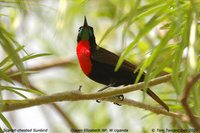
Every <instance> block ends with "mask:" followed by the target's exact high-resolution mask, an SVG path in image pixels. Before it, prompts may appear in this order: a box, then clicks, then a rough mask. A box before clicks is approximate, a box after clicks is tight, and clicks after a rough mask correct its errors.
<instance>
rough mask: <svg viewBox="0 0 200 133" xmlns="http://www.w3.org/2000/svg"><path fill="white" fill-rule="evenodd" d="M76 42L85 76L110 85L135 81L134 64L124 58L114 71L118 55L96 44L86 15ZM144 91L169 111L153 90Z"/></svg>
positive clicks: (127, 83) (142, 77) (136, 73)
mask: <svg viewBox="0 0 200 133" xmlns="http://www.w3.org/2000/svg"><path fill="white" fill-rule="evenodd" d="M77 43H78V44H77V47H76V52H77V56H78V60H79V64H80V66H81V69H82V71H83V72H84V74H85V75H86V76H87V77H89V78H90V79H92V80H94V81H96V82H98V83H101V84H104V85H107V86H112V87H117V86H120V85H129V84H133V83H134V82H135V80H136V77H137V75H138V72H135V73H133V72H134V70H135V69H136V66H135V65H133V64H131V63H130V62H128V61H126V60H124V62H123V63H122V65H121V67H120V68H119V70H118V71H114V69H115V66H116V64H117V62H118V59H119V56H118V55H116V54H114V53H112V52H110V51H108V50H106V49H104V48H101V47H99V46H98V45H97V44H96V41H95V36H94V31H93V28H92V27H91V26H89V25H88V24H87V20H86V17H85V20H84V24H83V26H81V27H80V28H79V32H78V37H77ZM144 76H145V73H143V75H142V76H141V78H140V80H139V82H142V81H144ZM146 92H147V94H148V95H149V96H151V97H152V98H153V99H154V100H155V101H157V102H158V103H159V104H160V105H162V106H163V107H164V108H165V109H166V110H167V111H169V108H168V106H167V105H166V104H165V103H164V102H163V101H162V100H161V99H160V98H159V97H158V96H157V95H156V94H155V93H154V92H153V91H151V90H150V89H147V91H146Z"/></svg>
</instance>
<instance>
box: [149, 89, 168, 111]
mask: <svg viewBox="0 0 200 133" xmlns="http://www.w3.org/2000/svg"><path fill="white" fill-rule="evenodd" d="M147 94H148V95H149V96H150V97H152V98H153V99H154V100H155V101H156V102H158V103H159V104H160V105H161V106H163V107H164V108H165V109H166V110H167V111H168V112H169V107H168V106H167V105H166V104H165V103H164V102H163V101H162V100H161V99H160V98H159V97H158V96H157V95H156V94H155V93H154V92H153V91H151V90H150V89H149V88H148V89H147Z"/></svg>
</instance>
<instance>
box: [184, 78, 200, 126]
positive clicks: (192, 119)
mask: <svg viewBox="0 0 200 133" xmlns="http://www.w3.org/2000/svg"><path fill="white" fill-rule="evenodd" d="M199 79H200V74H197V75H196V76H194V77H189V78H188V82H187V84H186V86H185V89H184V93H183V96H182V98H181V102H182V105H183V108H184V109H185V111H186V114H187V115H188V117H189V120H190V122H191V123H192V125H193V126H194V127H195V128H197V129H200V124H199V123H198V121H197V119H196V118H195V117H194V115H193V113H192V111H191V109H190V107H189V105H188V103H187V99H188V97H189V95H190V91H191V90H192V87H193V86H194V84H195V83H196V82H197V81H198V80H199Z"/></svg>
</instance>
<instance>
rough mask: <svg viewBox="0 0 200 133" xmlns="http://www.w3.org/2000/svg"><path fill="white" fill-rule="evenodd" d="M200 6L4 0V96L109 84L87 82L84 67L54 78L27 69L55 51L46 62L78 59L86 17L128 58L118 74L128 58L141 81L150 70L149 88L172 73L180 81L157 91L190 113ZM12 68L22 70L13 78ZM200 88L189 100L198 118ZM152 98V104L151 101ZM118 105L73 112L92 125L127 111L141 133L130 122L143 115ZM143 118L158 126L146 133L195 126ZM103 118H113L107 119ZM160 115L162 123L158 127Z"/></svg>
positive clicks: (0, 19)
mask: <svg viewBox="0 0 200 133" xmlns="http://www.w3.org/2000/svg"><path fill="white" fill-rule="evenodd" d="M199 4H200V2H199V1H194V0H145V1H141V0H101V1H88V0H75V1H71V0H60V1H48V0H44V1H42V0H35V1H31V0H0V45H1V53H0V61H1V62H0V78H1V82H0V92H1V93H0V94H1V99H2V100H4V99H3V95H4V93H2V91H5V90H6V91H9V92H11V93H15V94H17V95H19V96H21V97H22V98H28V97H27V96H25V94H24V92H23V91H28V92H30V93H37V94H38V93H39V94H41V93H40V92H38V91H35V90H33V88H29V87H28V86H27V84H29V82H30V83H31V84H33V85H34V86H36V87H38V88H42V90H44V91H45V92H47V93H52V92H56V91H64V89H66V88H73V89H74V88H78V85H80V84H82V85H84V91H90V92H91V91H94V90H91V89H93V88H95V87H96V86H97V87H98V88H99V87H102V86H100V85H98V84H97V83H94V82H93V81H90V80H89V79H87V78H86V77H85V76H84V75H83V74H82V72H81V71H80V68H79V67H78V65H76V66H71V67H70V66H69V67H65V68H62V69H54V71H51V70H47V71H48V72H47V73H51V74H52V75H53V78H52V77H51V76H48V75H47V76H45V74H46V73H43V74H44V75H39V77H36V78H35V79H32V80H29V77H31V75H32V74H31V73H32V72H31V73H30V71H26V68H27V67H26V65H25V64H26V63H27V64H28V62H31V61H32V59H35V58H37V57H41V56H46V55H49V54H46V53H51V54H52V56H47V57H46V58H41V60H42V61H45V60H48V59H51V58H56V59H57V58H60V57H63V56H64V58H66V59H69V60H70V59H71V60H74V58H76V57H75V47H76V35H77V31H78V27H79V26H81V25H82V23H83V16H87V19H88V23H89V25H91V26H92V27H93V28H94V32H95V35H96V41H97V43H98V45H100V46H102V47H105V48H106V49H109V50H111V51H115V53H121V56H120V59H119V61H118V64H117V65H116V69H115V70H116V71H117V70H118V69H119V68H120V65H121V63H122V62H123V61H124V60H125V59H126V60H129V61H131V62H132V63H134V64H137V65H138V69H137V70H139V71H140V75H138V77H137V79H139V77H140V76H141V74H142V73H143V72H144V71H146V77H145V83H146V85H147V82H148V81H149V80H151V79H153V78H155V77H158V76H159V75H163V74H166V73H171V74H172V82H170V83H165V84H162V85H159V86H156V87H155V88H159V89H157V90H158V91H157V93H159V94H160V95H161V97H162V98H164V99H165V101H166V102H167V104H168V105H170V109H171V110H172V111H175V112H182V113H183V112H185V111H184V109H183V107H182V106H181V103H180V100H179V98H180V97H181V96H182V94H183V91H184V88H185V86H186V83H187V82H186V81H187V79H188V77H190V76H192V75H195V74H197V73H199V72H200V58H199V53H200V47H199V41H200V40H199V36H200V27H199V20H200V17H199V16H200V15H199V13H200V6H199ZM32 21H34V23H32ZM44 31H45V32H44ZM30 45H31V46H30ZM38 51H39V52H38ZM35 53H36V54H35ZM38 53H42V54H38ZM139 64H140V65H139ZM11 71H16V72H18V73H14V75H13V74H12V75H11V74H9V72H11ZM180 72H181V73H180ZM15 75H21V78H22V81H23V82H22V83H21V85H20V87H18V86H17V85H16V82H17V81H16V80H15V79H14V78H13V77H15ZM24 85H25V86H26V87H24ZM47 88H55V89H53V90H49V89H47ZM199 88H200V83H199V82H197V83H196V84H195V86H194V87H193V88H192V94H191V96H190V98H189V104H190V107H191V108H192V111H193V113H194V114H195V115H198V116H199V115H200V111H199V110H200V101H199V98H198V96H199V95H200V89H199ZM130 97H132V96H131V95H130ZM146 100H149V99H147V98H145V101H146ZM65 104H66V105H69V104H67V103H65ZM77 105H78V106H77ZM112 106H113V105H110V106H106V105H104V104H103V105H93V104H91V103H89V102H88V103H81V102H80V103H77V104H76V103H73V104H70V105H69V106H68V107H67V108H65V111H66V112H74V113H70V114H69V115H70V116H72V118H73V119H76V117H75V116H74V114H78V115H80V116H82V117H83V118H84V119H86V121H88V125H90V126H89V127H91V128H93V127H95V128H96V127H100V128H105V127H109V126H110V125H111V126H112V124H113V123H115V122H114V121H115V120H118V118H116V117H114V116H113V114H112V113H110V114H109V111H110V110H111V111H112V110H118V111H119V112H122V113H124V112H126V113H127V114H126V116H124V119H123V118H121V119H123V120H121V121H120V122H119V123H122V121H123V122H125V123H126V124H125V125H123V126H122V127H124V128H130V130H133V129H134V128H132V127H131V126H130V125H131V123H134V122H133V120H130V118H132V117H133V114H135V115H137V113H135V112H133V113H131V112H132V109H130V108H126V107H122V108H117V107H113V108H112V109H110V108H111V107H112ZM86 107H87V108H86ZM94 110H95V111H94ZM101 110H103V111H102V114H96V113H97V112H98V113H101ZM108 110H109V111H108ZM128 112H129V113H128ZM124 114H125V113H124ZM139 114H140V113H139ZM148 114H149V113H148ZM0 115H1V120H2V121H3V122H4V123H5V125H6V126H7V127H8V128H11V125H10V124H9V122H8V121H7V120H6V118H5V117H4V116H3V113H1V114H0ZM95 115H97V116H96V117H95ZM140 115H141V116H145V117H144V119H143V121H146V122H150V123H151V122H152V123H151V124H141V125H142V129H140V130H139V131H140V132H142V131H144V132H148V131H149V130H148V129H149V128H150V127H152V125H154V126H155V125H157V124H160V125H159V127H158V128H166V127H165V126H164V125H167V127H168V128H180V127H181V128H188V127H189V124H188V123H186V124H185V123H182V122H180V121H178V120H173V119H170V118H165V117H166V116H159V117H158V116H155V115H146V114H145V112H142V113H141V114H140ZM87 116H88V118H87ZM91 116H92V117H91ZM93 116H94V117H93ZM101 117H105V119H103V120H102V118H101ZM121 117H123V116H121ZM134 118H135V117H134ZM155 118H156V119H158V121H159V122H156V124H153V122H154V119H155ZM99 120H101V121H102V122H103V123H100V122H99ZM165 120H166V121H165ZM75 121H76V122H77V123H81V122H80V121H78V120H75ZM160 121H162V123H161V122H160ZM169 121H173V122H171V123H170V122H169ZM86 125H87V124H86ZM88 125H87V126H88ZM80 126H81V125H80ZM102 126H103V127H102Z"/></svg>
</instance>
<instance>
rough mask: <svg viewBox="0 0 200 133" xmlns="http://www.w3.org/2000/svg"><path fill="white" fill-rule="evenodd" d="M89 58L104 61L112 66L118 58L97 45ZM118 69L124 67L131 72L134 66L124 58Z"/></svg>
mask: <svg viewBox="0 0 200 133" xmlns="http://www.w3.org/2000/svg"><path fill="white" fill-rule="evenodd" d="M91 58H92V59H93V60H94V61H97V62H100V63H104V64H108V65H111V66H113V67H115V66H116V64H117V62H118V60H119V56H118V55H116V54H114V53H112V52H110V51H108V50H106V49H104V48H101V47H98V49H97V50H96V51H95V52H93V54H92V56H91ZM120 69H125V70H129V71H131V72H133V71H134V70H135V69H136V66H135V65H133V64H131V63H130V62H128V61H126V60H124V62H123V63H122V65H121V67H120Z"/></svg>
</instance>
